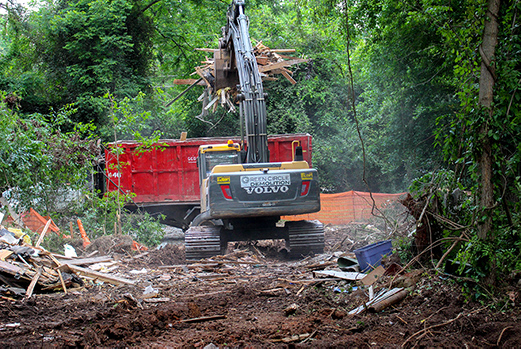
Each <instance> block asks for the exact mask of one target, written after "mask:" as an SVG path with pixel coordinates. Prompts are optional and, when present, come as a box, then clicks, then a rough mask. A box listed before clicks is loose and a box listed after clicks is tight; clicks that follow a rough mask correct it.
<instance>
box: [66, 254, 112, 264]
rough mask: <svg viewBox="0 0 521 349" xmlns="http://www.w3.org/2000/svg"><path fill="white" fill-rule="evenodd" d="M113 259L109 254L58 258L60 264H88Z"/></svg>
mask: <svg viewBox="0 0 521 349" xmlns="http://www.w3.org/2000/svg"><path fill="white" fill-rule="evenodd" d="M113 260H114V258H112V257H111V256H98V257H91V258H80V259H70V260H64V259H58V262H59V263H60V264H70V265H89V264H95V263H103V262H112V261H113Z"/></svg>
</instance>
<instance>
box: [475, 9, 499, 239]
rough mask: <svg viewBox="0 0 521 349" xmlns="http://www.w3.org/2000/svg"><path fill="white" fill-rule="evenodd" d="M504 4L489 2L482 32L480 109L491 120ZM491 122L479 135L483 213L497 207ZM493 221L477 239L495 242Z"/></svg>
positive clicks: (489, 221) (486, 124) (484, 125)
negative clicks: (484, 111)
mask: <svg viewBox="0 0 521 349" xmlns="http://www.w3.org/2000/svg"><path fill="white" fill-rule="evenodd" d="M500 3H501V0H488V10H487V18H486V19H485V27H484V30H483V43H482V44H481V47H480V54H481V75H480V79H479V105H480V106H482V107H484V109H485V110H486V112H487V113H488V118H485V120H488V119H490V118H491V117H492V114H493V112H494V110H493V108H492V100H493V98H494V83H495V79H496V68H495V61H494V54H495V50H496V45H497V41H498V14H499V7H500ZM488 131H489V127H488V121H485V122H484V123H483V125H481V127H480V130H479V133H480V137H481V147H482V150H481V151H482V153H481V156H480V158H479V165H480V170H481V183H480V184H481V192H480V194H481V195H480V204H481V207H482V209H483V210H484V212H486V211H487V210H489V209H490V208H491V207H492V206H493V205H494V188H493V186H492V154H491V152H492V148H491V144H490V138H489V136H488ZM491 227H492V220H491V219H490V218H487V219H486V220H485V222H483V224H481V225H480V226H479V232H478V237H479V238H480V239H487V238H490V239H492V238H493V237H492V236H490V234H489V233H490V230H491Z"/></svg>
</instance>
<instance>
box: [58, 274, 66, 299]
mask: <svg viewBox="0 0 521 349" xmlns="http://www.w3.org/2000/svg"><path fill="white" fill-rule="evenodd" d="M58 276H59V277H60V282H61V284H62V288H63V292H65V294H67V287H65V281H63V275H62V272H61V271H60V269H58Z"/></svg>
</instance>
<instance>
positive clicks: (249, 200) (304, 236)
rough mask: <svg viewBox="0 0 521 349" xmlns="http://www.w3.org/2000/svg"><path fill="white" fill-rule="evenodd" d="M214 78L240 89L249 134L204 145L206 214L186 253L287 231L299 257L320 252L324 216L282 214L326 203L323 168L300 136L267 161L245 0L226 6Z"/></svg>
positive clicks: (188, 237) (198, 254) (189, 234)
mask: <svg viewBox="0 0 521 349" xmlns="http://www.w3.org/2000/svg"><path fill="white" fill-rule="evenodd" d="M211 83H212V88H213V89H214V90H220V89H224V88H230V87H231V88H236V89H237V94H236V97H235V101H236V103H238V104H239V115H240V120H241V133H242V139H243V141H241V142H240V143H236V142H233V141H231V140H230V141H228V142H227V143H226V144H211V145H202V146H200V147H199V150H198V157H197V165H198V170H199V184H200V192H201V203H200V214H198V215H197V216H196V217H195V218H194V220H193V221H192V223H191V226H190V228H189V229H188V230H187V231H186V232H185V247H186V258H187V259H191V260H194V259H201V258H208V257H212V256H215V255H219V254H223V253H225V251H226V248H227V245H228V242H232V241H249V240H268V239H284V240H285V241H286V251H287V252H288V253H289V256H290V257H293V258H299V257H301V256H305V255H308V254H310V253H322V252H323V250H324V227H323V224H322V223H320V222H319V221H306V220H302V221H286V222H285V223H284V224H281V222H280V217H281V216H288V215H298V214H306V213H312V212H317V211H319V210H320V196H319V193H320V188H319V183H318V175H317V171H316V170H315V169H313V168H310V166H309V164H308V163H307V162H306V161H304V160H303V149H302V147H301V146H299V145H298V144H296V145H295V147H294V154H293V155H292V158H293V161H290V162H270V161H269V149H268V138H267V125H266V123H267V120H266V102H265V98H266V94H265V93H264V90H263V84H262V77H261V74H260V73H259V69H258V66H257V61H256V58H255V55H254V52H253V47H252V43H251V39H250V35H249V22H248V17H247V16H246V15H245V3H244V0H233V2H232V3H231V5H230V6H229V8H228V12H227V24H226V26H225V27H223V29H222V37H221V38H220V40H219V49H217V50H214V74H213V78H212V79H211ZM244 136H245V137H246V140H245V141H244ZM292 151H293V149H292Z"/></svg>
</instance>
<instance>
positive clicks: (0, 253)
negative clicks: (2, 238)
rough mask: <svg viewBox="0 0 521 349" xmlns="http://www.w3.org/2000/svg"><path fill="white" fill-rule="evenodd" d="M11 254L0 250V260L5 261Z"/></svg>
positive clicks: (11, 252)
mask: <svg viewBox="0 0 521 349" xmlns="http://www.w3.org/2000/svg"><path fill="white" fill-rule="evenodd" d="M12 254H13V251H9V250H0V260H3V261H5V259H6V258H7V257H9V256H10V255H12Z"/></svg>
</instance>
